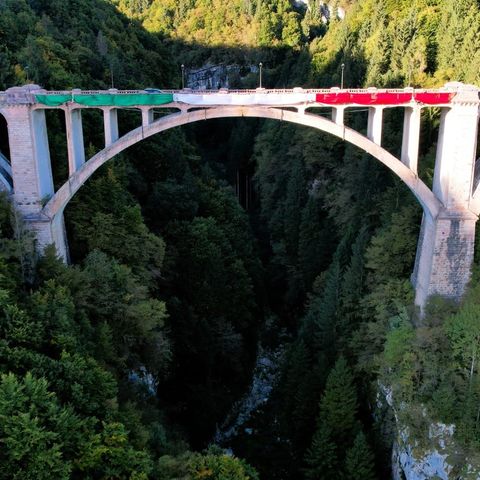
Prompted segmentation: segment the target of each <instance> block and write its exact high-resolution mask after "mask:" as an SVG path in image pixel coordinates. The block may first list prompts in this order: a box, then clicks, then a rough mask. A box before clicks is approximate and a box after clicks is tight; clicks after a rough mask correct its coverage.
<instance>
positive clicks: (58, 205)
mask: <svg viewBox="0 0 480 480" xmlns="http://www.w3.org/2000/svg"><path fill="white" fill-rule="evenodd" d="M226 117H259V118H267V119H272V120H280V121H286V122H291V123H296V124H298V125H304V126H309V127H312V128H316V129H317V130H321V131H323V132H326V133H329V134H331V135H334V136H336V137H338V138H341V139H343V140H345V141H347V142H349V143H351V144H352V145H355V146H357V147H358V148H360V149H362V150H364V151H365V152H367V153H369V154H370V155H371V156H372V157H374V158H376V159H377V160H379V161H380V162H381V163H383V164H384V165H386V166H387V167H388V168H389V169H390V170H391V171H393V172H394V173H395V174H396V175H397V176H398V177H399V178H400V179H401V180H402V181H403V182H404V183H405V184H406V185H407V186H408V187H409V188H410V190H411V191H412V192H413V194H414V195H415V197H416V198H417V199H418V201H419V202H420V204H421V205H422V207H423V210H424V212H425V214H426V215H427V216H428V217H430V218H432V219H434V218H436V217H437V215H438V213H439V212H440V210H441V207H442V204H441V203H440V201H439V200H438V199H437V198H436V196H435V195H434V194H433V192H432V191H431V190H430V189H429V188H428V187H427V185H425V183H423V182H422V180H421V179H420V178H419V177H418V175H416V174H415V173H414V172H412V171H411V170H410V169H409V168H408V167H407V166H406V165H405V164H403V163H402V162H401V161H400V160H398V159H397V158H396V157H394V156H393V155H392V154H391V153H389V152H387V150H385V149H384V148H382V147H381V146H379V145H377V144H376V143H374V142H373V141H371V140H369V139H368V138H367V137H365V136H364V135H362V134H360V133H358V132H356V131H355V130H352V129H350V128H348V127H345V126H344V125H339V124H336V123H334V122H332V121H331V120H328V119H326V118H324V117H320V116H318V115H314V114H310V113H299V112H294V111H290V110H284V109H282V108H274V107H261V106H248V107H244V106H223V107H215V108H205V109H200V110H194V111H180V112H178V113H173V114H170V115H167V116H165V117H162V118H160V119H158V120H156V121H154V122H153V123H151V124H149V125H147V126H141V127H138V128H136V129H134V130H132V131H130V132H129V133H127V134H125V135H124V136H122V137H121V138H119V139H118V140H117V141H115V142H114V143H112V144H111V145H109V146H108V147H106V148H104V149H103V150H101V151H100V152H98V153H97V154H96V155H94V156H93V157H92V158H91V159H90V160H88V161H87V162H86V163H85V164H84V165H82V167H81V168H80V169H79V170H78V171H76V172H75V173H74V174H73V175H71V176H70V178H69V179H68V181H67V182H66V183H65V184H64V185H63V186H62V187H61V188H60V189H59V190H58V191H57V192H56V193H55V195H54V196H53V197H52V198H51V199H50V200H49V201H48V203H47V204H46V205H45V206H44V208H43V210H42V214H43V215H45V216H46V217H47V218H49V219H52V220H53V219H54V218H55V217H57V216H58V215H59V214H60V215H61V214H62V213H63V210H64V209H65V207H66V205H67V204H68V202H69V201H70V200H71V198H72V197H73V196H74V195H75V193H76V192H77V191H78V190H79V189H80V188H81V187H82V185H84V183H85V182H86V181H87V180H88V179H89V178H90V177H91V176H92V175H93V174H94V173H95V172H96V171H97V170H98V168H100V167H101V166H102V165H103V164H104V163H106V162H107V161H108V160H110V159H111V158H113V157H114V156H115V155H117V154H119V153H120V152H122V151H123V150H125V149H126V148H128V147H130V146H132V145H134V144H136V143H138V142H140V141H142V140H143V139H145V138H148V137H151V136H152V135H155V134H156V133H160V132H162V131H165V130H168V129H170V128H174V127H178V126H181V125H186V124H188V123H193V122H198V121H201V120H209V119H215V118H226Z"/></svg>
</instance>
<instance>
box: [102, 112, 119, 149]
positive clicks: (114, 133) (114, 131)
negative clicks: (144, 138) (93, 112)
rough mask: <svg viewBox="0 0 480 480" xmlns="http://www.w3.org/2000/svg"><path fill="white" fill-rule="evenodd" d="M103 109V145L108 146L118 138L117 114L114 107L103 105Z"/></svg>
mask: <svg viewBox="0 0 480 480" xmlns="http://www.w3.org/2000/svg"><path fill="white" fill-rule="evenodd" d="M102 110H103V126H104V132H105V146H106V147H108V146H109V145H111V144H112V143H113V142H115V141H117V140H118V137H119V135H118V115H117V109H116V108H108V107H105V108H103V109H102Z"/></svg>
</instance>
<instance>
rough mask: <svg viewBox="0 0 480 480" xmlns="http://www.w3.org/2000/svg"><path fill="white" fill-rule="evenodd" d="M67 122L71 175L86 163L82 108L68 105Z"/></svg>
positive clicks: (69, 169) (66, 111)
mask: <svg viewBox="0 0 480 480" xmlns="http://www.w3.org/2000/svg"><path fill="white" fill-rule="evenodd" d="M65 124H66V127H67V150H68V172H69V176H71V175H73V174H74V173H75V172H76V171H77V170H78V169H79V168H80V167H81V166H82V165H83V164H84V163H85V145H84V143H83V127H82V111H81V109H79V108H75V109H71V108H68V107H67V108H66V109H65Z"/></svg>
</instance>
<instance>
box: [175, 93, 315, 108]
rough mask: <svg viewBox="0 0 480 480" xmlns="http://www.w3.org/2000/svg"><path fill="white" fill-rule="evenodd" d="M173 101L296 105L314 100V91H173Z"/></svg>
mask: <svg viewBox="0 0 480 480" xmlns="http://www.w3.org/2000/svg"><path fill="white" fill-rule="evenodd" d="M173 100H174V101H175V102H181V103H188V104H189V105H206V106H212V105H296V104H301V103H309V102H315V94H314V93H248V94H236V93H208V94H195V93H175V94H173Z"/></svg>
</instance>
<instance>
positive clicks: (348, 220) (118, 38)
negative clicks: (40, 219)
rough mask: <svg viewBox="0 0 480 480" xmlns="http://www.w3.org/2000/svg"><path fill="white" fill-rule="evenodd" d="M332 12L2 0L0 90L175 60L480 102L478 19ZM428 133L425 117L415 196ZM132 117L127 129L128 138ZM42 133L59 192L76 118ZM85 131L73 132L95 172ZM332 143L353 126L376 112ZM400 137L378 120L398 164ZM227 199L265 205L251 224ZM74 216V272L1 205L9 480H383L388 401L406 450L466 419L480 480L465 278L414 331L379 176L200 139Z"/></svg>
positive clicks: (316, 153) (159, 69)
mask: <svg viewBox="0 0 480 480" xmlns="http://www.w3.org/2000/svg"><path fill="white" fill-rule="evenodd" d="M321 4H322V2H318V1H317V0H312V1H311V2H310V3H309V5H308V7H307V6H306V5H303V4H300V5H297V4H292V3H290V2H289V1H287V0H278V1H277V0H257V1H255V0H223V1H222V2H220V1H217V0H189V1H187V0H179V1H177V2H173V1H170V0H112V1H105V0H56V1H47V0H3V1H2V0H0V89H2V90H3V89H5V88H8V87H10V86H13V85H20V84H23V83H26V82H30V81H32V82H35V83H38V84H40V85H42V86H43V87H45V88H48V89H68V88H73V87H78V88H85V89H102V88H109V87H110V86H112V85H113V86H115V87H117V88H144V87H147V86H156V87H165V88H171V87H177V86H179V85H180V84H181V78H180V64H182V63H183V64H185V65H186V66H187V68H189V69H194V68H200V67H202V66H205V65H211V64H217V63H223V64H226V65H229V64H235V65H242V66H251V65H256V64H258V62H260V61H262V62H263V64H264V73H265V77H264V80H265V82H266V86H268V87H284V86H287V87H293V86H316V87H317V86H318V87H323V86H328V87H329V86H332V85H338V84H339V82H340V71H341V69H340V65H341V64H342V63H343V64H344V65H345V70H344V75H345V77H344V80H345V85H346V86H349V87H350V86H351V87H360V86H371V85H375V86H378V87H381V86H388V87H395V86H407V85H413V86H422V87H428V86H440V85H443V84H444V83H445V82H447V81H453V80H455V81H463V82H467V83H475V84H477V85H479V84H480V6H479V3H478V1H477V0H458V1H455V2H453V1H451V0H417V1H415V2H412V1H406V0H405V1H393V0H376V1H373V0H352V1H340V2H336V1H333V2H331V4H330V10H329V11H330V14H329V15H327V16H329V18H328V19H326V18H325V8H326V7H325V6H323V7H321ZM338 8H341V9H342V11H345V17H344V18H340V17H339V16H338ZM322 15H323V17H324V18H323V19H322ZM256 82H257V78H256V76H255V74H254V73H252V72H250V74H248V75H246V76H244V77H243V78H240V77H236V78H235V79H232V83H235V84H236V85H235V86H239V87H242V86H243V87H252V86H255V85H256ZM320 113H322V112H320ZM438 116H439V112H435V111H433V112H432V113H428V114H427V113H426V114H425V115H424V118H423V119H422V135H421V138H422V143H421V152H420V153H421V158H420V175H421V177H422V178H423V179H424V180H425V181H426V182H427V183H430V182H431V178H432V167H433V159H434V156H435V147H436V145H435V142H436V138H437V133H438ZM139 118H140V116H139V114H136V113H134V112H122V113H121V117H120V120H121V125H122V128H123V129H124V131H127V128H128V127H133V126H136V125H137V123H138V122H139ZM47 121H48V124H49V127H50V132H49V134H50V138H49V140H50V145H51V148H52V158H53V161H54V177H55V181H56V184H57V185H60V184H61V183H62V182H63V179H64V178H65V175H66V169H67V161H66V147H65V135H64V133H62V132H63V128H64V125H63V122H64V120H63V119H62V118H61V116H59V115H57V114H55V113H52V112H51V113H49V114H48V115H47ZM99 121H100V120H99V117H98V116H96V114H95V113H92V112H87V113H86V114H85V115H84V131H85V132H86V138H87V139H88V140H87V151H88V153H89V154H92V153H94V152H95V151H97V150H98V149H99V148H101V142H102V132H101V131H99V128H98V126H99V125H100V123H99ZM346 121H347V123H348V124H349V125H351V126H353V127H354V128H356V129H358V130H362V129H364V128H366V113H365V112H362V111H358V112H351V113H348V114H347V118H346ZM402 122H403V118H402V117H401V116H399V115H395V114H390V115H386V119H385V126H384V137H383V142H384V144H385V146H386V148H387V149H388V150H389V151H391V152H392V153H394V154H396V155H398V153H399V149H400V132H401V128H402ZM240 177H241V178H243V179H246V181H248V182H251V183H252V184H253V192H252V193H250V194H249V193H248V192H247V193H246V194H245V196H244V197H242V198H240V202H239V201H238V199H237V198H236V197H235V189H234V188H233V187H235V182H236V179H237V178H240ZM237 187H238V186H237ZM65 215H66V224H67V231H68V237H69V246H70V254H71V258H72V265H69V266H66V265H63V264H62V263H61V262H60V261H59V260H58V259H57V258H56V257H55V254H54V252H53V250H48V251H47V252H46V255H45V256H43V257H38V256H37V255H36V254H35V252H34V250H33V239H32V238H31V236H30V235H29V234H28V232H26V231H24V229H23V228H22V226H21V225H19V223H18V218H17V217H16V215H15V212H14V210H12V208H11V205H10V204H9V203H8V199H7V198H2V201H1V208H0V234H1V238H2V240H1V250H0V268H1V270H0V301H1V303H2V309H1V312H0V373H1V374H2V376H1V379H0V440H1V442H2V445H3V447H2V448H1V449H0V478H5V479H9V478H18V479H20V478H21V479H30V478H31V479H44V478H45V479H47V478H58V479H67V478H72V479H75V478H82V479H84V478H91V479H105V480H106V479H113V478H120V479H123V478H125V479H132V480H133V479H137V480H138V479H150V478H151V479H161V480H180V479H182V480H183V479H185V480H195V479H207V480H208V479H213V480H253V479H256V478H262V479H278V480H287V479H302V478H304V479H308V480H321V479H337V478H345V479H352V480H353V479H359V478H361V479H364V480H368V479H375V478H378V479H380V478H382V479H383V478H388V477H389V475H390V469H391V465H390V462H391V450H392V443H393V439H394V432H395V428H397V425H396V421H395V419H394V417H393V414H392V412H391V410H388V409H380V408H379V407H378V405H379V402H378V399H379V395H380V396H381V395H382V392H383V393H385V391H388V392H390V393H391V397H392V398H393V402H394V407H396V409H397V413H398V412H399V417H400V418H399V419H398V418H397V421H401V422H402V424H403V425H406V426H408V428H409V429H410V431H411V432H412V434H413V435H414V438H415V439H416V440H417V441H418V445H427V444H428V435H429V428H430V426H431V425H432V424H433V423H435V422H444V423H454V424H455V425H456V429H455V442H456V444H455V449H456V450H455V456H452V458H451V459H449V461H451V462H452V465H453V466H454V469H455V470H454V472H458V474H459V475H460V473H461V471H462V468H464V467H465V464H466V460H465V459H466V458H467V457H468V458H469V462H470V463H473V464H474V466H478V467H479V468H480V463H479V464H478V465H477V464H475V458H474V457H475V451H476V450H477V449H478V445H479V442H480V425H479V422H478V420H479V417H478V405H479V403H480V377H479V366H478V361H477V355H476V352H477V348H478V347H479V342H480V327H479V325H478V321H477V319H478V317H479V316H480V295H479V293H478V289H479V285H480V284H479V282H478V279H477V276H478V275H477V274H476V273H475V275H474V280H473V281H472V285H471V288H470V292H469V294H468V295H467V297H466V299H465V302H464V304H463V305H461V306H460V308H458V307H457V306H454V305H449V304H447V303H446V302H442V301H440V300H438V299H434V301H432V303H431V305H430V307H429V309H428V312H427V315H426V317H425V318H424V319H423V320H422V321H420V319H419V317H418V312H416V311H415V309H414V308H413V290H412V287H411V285H410V282H409V276H410V274H411V272H412V269H413V262H414V258H415V249H416V243H417V237H418V229H419V225H420V220H421V208H420V206H419V205H418V204H417V202H416V200H415V199H414V197H413V195H412V194H411V193H410V192H409V191H408V189H407V188H406V187H405V186H404V185H403V184H402V183H401V182H400V180H398V179H397V178H396V177H394V176H393V174H392V173H391V172H390V171H387V170H386V169H385V168H384V167H383V166H381V165H380V164H378V162H376V161H375V160H373V159H372V158H370V157H369V156H368V155H367V154H365V153H362V152H360V151H359V150H357V149H355V148H354V147H352V146H351V145H347V144H345V143H343V142H341V141H340V140H337V139H334V138H332V137H329V136H328V135H326V134H323V133H320V132H318V131H316V130H311V129H307V128H301V127H298V126H292V125H286V124H284V123H275V122H273V121H260V120H252V119H250V120H245V119H239V120H222V121H220V120H217V121H210V122H209V123H208V124H207V123H205V124H201V125H191V126H189V127H188V128H187V127H185V128H182V129H174V130H170V131H168V132H165V133H162V134H161V135H158V136H156V137H155V138H154V139H151V140H148V141H144V142H142V143H140V144H138V145H137V146H135V147H132V148H130V149H129V150H127V151H126V152H125V153H123V154H122V155H120V156H119V157H118V158H117V159H116V160H115V161H112V162H111V163H109V164H107V165H106V167H104V168H103V169H102V171H100V172H99V173H98V174H97V175H95V176H94V178H92V179H91V180H90V181H89V182H88V183H87V184H86V185H85V187H83V188H82V190H81V191H80V192H79V193H78V194H77V195H76V196H75V198H74V200H73V201H72V202H71V203H70V205H69V206H68V208H67V210H66V213H65ZM259 345H261V346H262V347H264V348H271V349H281V350H282V352H283V356H282V357H281V358H283V360H282V364H281V366H280V374H279V376H278V378H277V381H276V384H275V388H274V389H273V392H272V394H271V396H270V397H269V398H268V401H267V402H265V403H263V405H262V406H261V407H260V408H259V409H258V410H257V411H256V413H255V414H254V415H253V416H252V417H251V418H250V419H249V420H248V422H247V423H245V424H244V425H242V429H241V432H240V434H239V435H237V436H236V437H235V438H233V439H232V441H231V442H230V443H229V444H228V445H221V446H214V445H212V441H213V438H214V434H215V430H216V428H217V425H219V424H221V422H222V421H223V419H224V418H225V416H226V415H227V413H228V412H229V411H230V409H231V408H232V405H233V404H234V402H235V401H236V400H237V399H239V398H240V396H241V395H242V393H243V392H245V391H246V389H247V387H248V385H249V383H250V381H251V376H252V368H253V365H254V364H255V358H256V355H257V349H258V346H259ZM400 405H403V408H402V409H400V408H399V406H400ZM220 447H232V448H233V452H234V453H235V455H237V456H238V457H241V458H244V459H245V460H240V459H239V458H237V457H235V456H232V455H230V454H227V453H225V452H224V451H223V450H222V449H221V448H220ZM472 458H473V460H472ZM251 465H252V466H251ZM465 478H467V477H465Z"/></svg>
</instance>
